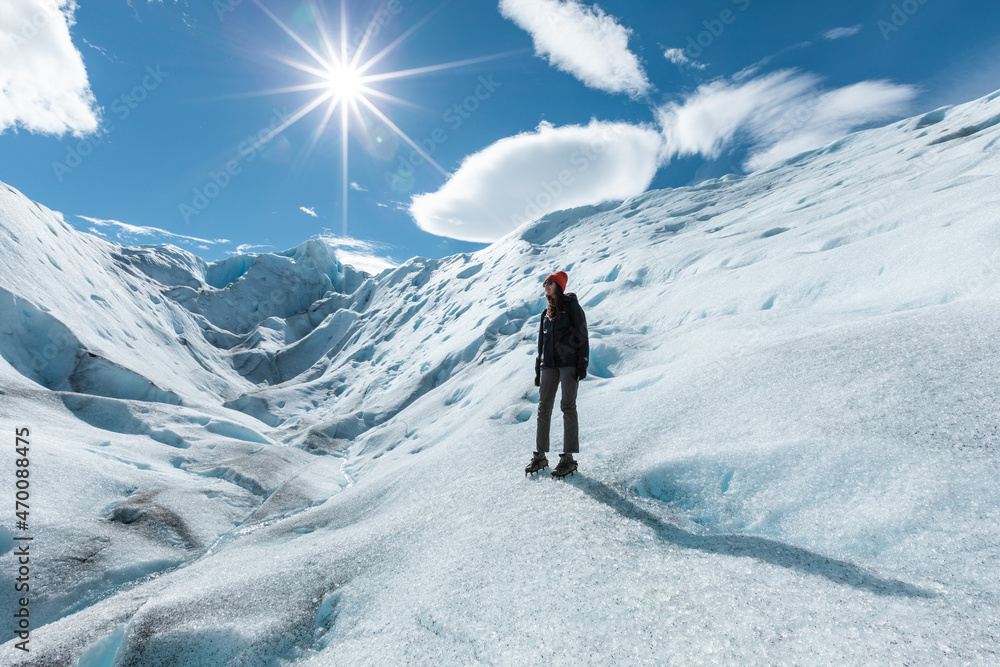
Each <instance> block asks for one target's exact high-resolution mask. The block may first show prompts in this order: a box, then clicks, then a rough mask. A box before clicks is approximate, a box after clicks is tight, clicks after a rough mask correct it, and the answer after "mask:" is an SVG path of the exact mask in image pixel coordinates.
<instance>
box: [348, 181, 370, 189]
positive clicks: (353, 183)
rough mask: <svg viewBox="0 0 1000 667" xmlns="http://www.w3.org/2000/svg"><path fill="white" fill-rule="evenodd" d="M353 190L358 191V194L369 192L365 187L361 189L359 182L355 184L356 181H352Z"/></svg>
mask: <svg viewBox="0 0 1000 667" xmlns="http://www.w3.org/2000/svg"><path fill="white" fill-rule="evenodd" d="M351 189H352V190H357V191H358V192H368V188H363V187H361V186H360V185H358V183H357V182H355V181H351Z"/></svg>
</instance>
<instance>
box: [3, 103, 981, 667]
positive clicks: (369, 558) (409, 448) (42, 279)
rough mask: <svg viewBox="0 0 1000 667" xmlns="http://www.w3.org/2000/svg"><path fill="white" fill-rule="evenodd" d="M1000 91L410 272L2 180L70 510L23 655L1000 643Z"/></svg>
mask: <svg viewBox="0 0 1000 667" xmlns="http://www.w3.org/2000/svg"><path fill="white" fill-rule="evenodd" d="M997 118H1000V98H998V97H997V96H996V95H994V96H992V99H991V98H990V97H987V98H984V99H982V100H977V101H974V102H971V103H968V104H965V105H960V106H955V107H950V108H944V109H939V110H936V111H932V112H930V113H928V114H925V115H923V116H920V117H917V118H913V119H910V120H907V121H903V122H899V123H895V124H893V125H891V126H888V127H885V128H881V129H877V130H869V131H866V132H861V133H858V134H854V135H851V136H849V137H845V138H843V139H841V140H839V141H837V142H835V143H833V144H831V145H829V146H827V147H824V148H821V149H818V150H815V151H810V152H808V153H804V154H802V155H799V156H796V157H793V158H791V159H789V160H786V161H784V162H782V163H778V164H775V165H773V166H771V167H769V168H767V169H764V170H761V171H758V172H755V173H753V174H749V175H747V176H735V175H731V176H727V177H725V178H721V179H715V180H712V181H707V182H705V183H701V184H699V185H696V186H692V187H686V188H678V189H674V190H664V191H655V192H648V193H646V194H643V195H641V196H639V197H636V198H634V199H632V200H629V201H625V202H614V203H609V204H605V205H601V206H595V207H584V208H579V209H573V210H570V211H560V212H557V213H553V214H550V215H548V216H546V217H545V218H543V219H541V220H538V221H535V222H532V223H528V224H527V225H525V226H523V227H522V228H520V229H519V230H517V231H515V232H513V233H511V234H510V235H508V236H506V237H505V238H503V239H501V240H500V241H498V242H496V243H494V244H493V245H491V246H490V247H488V248H486V249H484V250H482V251H480V252H477V253H473V254H465V255H455V256H452V257H448V258H444V259H440V260H438V259H427V258H414V259H412V260H410V261H408V262H406V263H405V264H403V265H402V266H399V267H396V268H392V269H387V270H385V271H382V272H381V273H379V274H378V275H368V274H364V273H361V272H358V271H355V270H354V269H352V268H350V267H349V266H346V265H344V264H342V263H341V262H340V260H339V259H338V257H337V254H336V251H335V250H333V249H331V248H330V247H329V246H327V245H326V244H324V243H322V242H319V241H310V242H307V243H305V244H303V245H301V246H299V247H297V248H293V249H290V250H288V251H286V252H282V253H271V254H260V255H242V256H237V257H233V258H230V259H228V260H226V261H224V262H221V263H216V264H206V263H205V262H203V261H202V260H200V259H199V258H197V257H195V256H193V255H190V254H189V253H187V252H186V251H183V250H180V249H178V248H175V247H172V246H141V247H124V246H120V245H117V244H114V243H110V242H107V241H104V240H102V239H99V238H96V237H94V236H90V235H86V234H82V233H79V232H76V231H74V230H73V229H71V228H69V227H68V226H67V225H65V224H64V223H63V222H62V221H61V217H60V216H59V215H58V214H56V213H53V212H51V211H48V210H47V209H45V208H44V207H42V206H40V205H37V204H34V203H33V202H30V201H28V200H27V199H26V198H24V197H23V196H22V195H20V194H19V193H18V192H16V191H15V190H13V189H12V188H9V187H0V237H2V238H0V267H2V268H0V358H2V361H0V392H2V400H0V423H2V424H5V425H6V426H5V427H4V428H6V429H8V432H9V433H11V434H12V431H13V428H14V427H23V426H27V427H30V428H31V432H32V445H31V477H30V480H31V498H32V502H31V505H32V507H31V515H30V524H31V529H30V531H29V532H30V534H32V535H34V536H35V541H34V542H33V544H32V550H33V551H32V570H31V574H32V591H31V592H32V598H31V618H32V624H33V625H32V634H31V649H32V650H31V653H30V654H22V653H21V652H19V651H16V649H15V648H14V643H15V641H16V640H15V639H14V638H13V632H12V627H11V626H10V625H9V624H8V625H7V626H3V627H0V633H2V637H3V641H5V642H6V643H5V644H4V645H3V647H2V648H0V650H2V651H3V652H4V654H3V655H4V661H5V662H7V661H8V660H15V661H18V664H31V665H51V664H66V665H70V664H78V665H83V666H89V665H116V666H119V667H120V666H125V665H156V664H171V665H217V664H281V665H331V664H345V665H346V664H351V665H354V664H394V663H403V664H410V663H413V664H475V663H477V662H478V663H489V664H511V663H518V664H579V663H585V664H623V663H628V664H643V663H655V664H685V665H686V664H793V663H806V664H845V663H846V664H867V663H892V664H896V663H900V664H995V663H996V662H997V635H998V631H1000V628H998V625H1000V622H998V619H1000V583H998V582H1000V577H998V574H1000V572H998V565H997V563H998V562H1000V547H998V544H1000V540H998V533H997V530H998V529H997V526H998V525H1000V492H998V490H997V485H996V483H995V474H996V470H997V468H998V463H1000V461H998V451H997V449H998V448H997V443H998V437H1000V435H998V429H1000V422H998V415H1000V409H998V408H1000V391H998V382H997V365H996V360H997V359H998V358H1000V354H998V353H1000V342H998V338H997V333H996V332H997V331H1000V294H998V286H1000V233H998V231H1000V228H998V224H1000V223H998V221H1000V176H998V175H997V174H998V173H1000V172H998V170H997V155H998V150H1000V127H998V123H997V122H996V120H997ZM556 269H563V270H566V271H567V272H568V273H569V276H570V283H569V290H570V291H574V292H576V293H577V294H578V295H579V297H580V302H581V304H582V305H583V307H584V308H585V310H586V312H587V319H588V323H589V327H590V338H591V367H590V375H589V377H588V378H587V379H586V380H584V381H583V384H582V386H581V388H580V391H579V398H578V410H579V415H580V422H581V452H582V453H581V455H580V456H579V460H580V462H581V463H580V472H579V473H577V474H576V475H574V476H572V477H569V478H567V480H565V481H563V482H555V481H553V480H551V479H549V478H548V477H547V476H536V477H534V478H525V477H524V476H523V475H522V473H521V469H522V467H523V466H524V465H525V464H526V463H527V461H528V459H529V458H530V453H531V451H532V449H533V444H534V428H535V423H534V413H535V406H536V405H537V402H538V391H537V389H536V388H535V387H534V386H533V385H532V382H531V381H532V376H533V357H534V354H535V349H536V346H535V341H536V336H537V332H538V317H539V315H540V313H541V312H542V310H543V308H544V299H543V298H542V294H541V289H540V282H541V280H542V279H543V278H544V277H545V276H546V275H548V274H549V273H551V272H552V271H553V270H556ZM554 421H555V422H556V423H555V424H554V425H553V439H554V445H555V446H556V447H558V438H559V433H560V428H559V426H558V421H559V417H558V415H557V416H556V418H555V419H554ZM9 437H10V439H12V435H11V436H9ZM0 461H2V463H0V479H3V480H7V481H6V482H4V483H3V484H2V487H3V488H4V489H5V490H4V491H3V493H4V494H6V495H7V497H8V506H13V502H12V494H13V483H12V480H13V471H14V459H13V457H12V456H4V457H0ZM13 537H14V531H13V529H12V528H11V527H9V524H7V523H5V525H4V527H3V528H2V529H0V552H2V555H0V579H2V581H0V597H2V598H3V604H4V608H6V609H9V608H11V607H12V606H13V603H14V599H13V598H14V592H13V577H14V574H13V573H14V571H15V568H14V559H13V550H14V540H13ZM8 656H10V657H8Z"/></svg>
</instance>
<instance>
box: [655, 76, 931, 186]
mask: <svg viewBox="0 0 1000 667" xmlns="http://www.w3.org/2000/svg"><path fill="white" fill-rule="evenodd" d="M916 94H917V90H916V89H915V88H913V87H912V86H906V85H898V84H894V83H891V82H888V81H864V82H861V83H857V84H854V85H851V86H846V87H843V88H838V89H835V90H829V91H825V90H822V89H821V88H820V79H819V77H817V76H815V75H812V74H808V73H802V72H796V71H794V70H783V71H779V72H774V73H772V74H768V75H765V76H761V77H757V78H751V79H748V80H739V81H737V80H735V79H733V80H718V81H713V82H712V83H708V84H705V85H703V86H701V87H699V88H698V89H697V90H696V91H695V92H694V93H693V94H692V95H691V96H689V97H688V98H687V99H685V100H684V101H683V102H679V103H671V104H668V105H665V106H663V107H661V108H660V109H658V110H657V115H658V117H659V120H660V125H661V128H662V131H663V135H664V148H663V150H664V153H663V158H664V159H665V160H669V159H671V158H673V157H675V156H685V155H696V154H700V155H703V156H705V157H708V158H716V157H718V156H719V155H720V154H721V152H722V151H723V150H724V149H725V148H727V147H730V146H731V145H732V144H733V142H734V140H735V138H737V137H739V138H740V139H741V140H742V141H744V142H745V145H746V146H747V149H748V157H747V159H746V161H745V163H744V166H745V168H747V169H748V170H753V169H759V168H761V167H764V166H767V165H768V164H771V163H772V162H775V161H778V160H782V159H786V158H789V157H792V156H793V155H796V154H798V153H801V152H803V151H807V150H811V149H814V148H819V147H820V146H823V145H825V144H827V143H830V142H832V141H834V140H836V139H838V138H840V137H842V136H843V135H845V134H848V133H850V132H852V131H853V130H855V129H857V128H859V127H862V126H864V125H867V124H870V123H873V122H876V121H884V120H887V119H890V118H893V117H897V116H898V115H900V114H902V113H905V111H906V110H907V108H908V105H909V103H910V102H911V101H912V100H913V98H914V97H915V96H916Z"/></svg>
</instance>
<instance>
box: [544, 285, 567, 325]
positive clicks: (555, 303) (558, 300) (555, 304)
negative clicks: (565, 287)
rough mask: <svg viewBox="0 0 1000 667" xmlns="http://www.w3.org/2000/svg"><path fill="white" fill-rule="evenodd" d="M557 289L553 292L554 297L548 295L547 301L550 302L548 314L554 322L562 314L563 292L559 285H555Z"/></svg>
mask: <svg viewBox="0 0 1000 667" xmlns="http://www.w3.org/2000/svg"><path fill="white" fill-rule="evenodd" d="M555 286H556V288H555V289H554V290H552V296H548V295H546V297H545V300H546V301H548V302H549V306H548V313H549V319H550V320H554V319H556V318H557V317H559V313H561V312H562V297H563V291H562V287H560V286H559V283H555Z"/></svg>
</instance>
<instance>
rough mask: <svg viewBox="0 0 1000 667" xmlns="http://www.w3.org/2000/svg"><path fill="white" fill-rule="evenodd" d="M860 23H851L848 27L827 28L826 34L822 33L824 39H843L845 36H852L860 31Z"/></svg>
mask: <svg viewBox="0 0 1000 667" xmlns="http://www.w3.org/2000/svg"><path fill="white" fill-rule="evenodd" d="M861 27H862V26H861V24H858V25H852V26H851V27H849V28H834V29H833V30H827V31H826V34H824V35H823V37H825V38H826V39H829V40H831V41H832V40H835V39H844V38H846V37H853V36H854V35H856V34H858V33H859V32H861Z"/></svg>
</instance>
